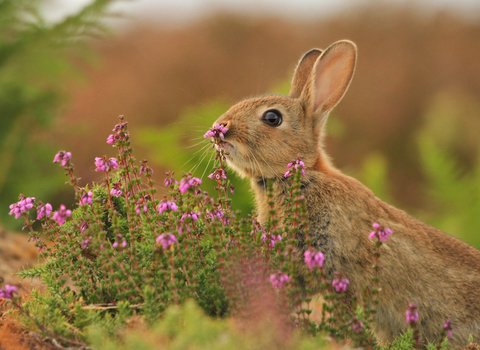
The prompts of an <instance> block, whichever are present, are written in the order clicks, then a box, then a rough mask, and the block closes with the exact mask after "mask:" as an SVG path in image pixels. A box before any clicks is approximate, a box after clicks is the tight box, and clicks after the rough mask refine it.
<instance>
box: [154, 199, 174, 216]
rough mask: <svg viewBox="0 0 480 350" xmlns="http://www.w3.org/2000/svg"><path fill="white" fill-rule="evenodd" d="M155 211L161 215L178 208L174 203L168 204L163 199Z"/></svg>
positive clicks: (168, 202)
mask: <svg viewBox="0 0 480 350" xmlns="http://www.w3.org/2000/svg"><path fill="white" fill-rule="evenodd" d="M157 210H158V213H159V214H162V213H163V212H164V211H166V210H172V211H177V210H178V207H177V204H176V203H175V202H170V201H168V200H167V199H164V200H162V201H161V202H160V204H159V205H158V208H157Z"/></svg>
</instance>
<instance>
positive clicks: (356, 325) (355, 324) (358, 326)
mask: <svg viewBox="0 0 480 350" xmlns="http://www.w3.org/2000/svg"><path fill="white" fill-rule="evenodd" d="M348 323H349V324H351V325H352V330H353V331H354V332H355V333H360V332H361V331H362V329H363V328H364V327H365V326H364V324H363V322H362V321H360V320H358V319H357V318H356V317H355V316H353V317H352V319H351V320H350V321H349V322H348Z"/></svg>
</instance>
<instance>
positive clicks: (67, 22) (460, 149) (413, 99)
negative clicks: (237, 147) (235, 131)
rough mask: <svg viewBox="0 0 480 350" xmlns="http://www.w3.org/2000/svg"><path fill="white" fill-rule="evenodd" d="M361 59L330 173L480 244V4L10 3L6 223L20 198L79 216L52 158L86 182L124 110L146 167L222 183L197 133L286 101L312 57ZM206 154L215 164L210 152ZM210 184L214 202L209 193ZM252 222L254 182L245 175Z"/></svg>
mask: <svg viewBox="0 0 480 350" xmlns="http://www.w3.org/2000/svg"><path fill="white" fill-rule="evenodd" d="M340 39H350V40H353V41H354V42H355V43H356V44H357V46H358V49H359V58H358V64H357V71H356V75H355V77H354V80H353V83H352V85H351V87H350V89H349V91H348V93H347V95H346V96H345V98H344V100H343V101H342V102H341V103H340V105H339V106H338V107H337V108H336V109H335V110H334V111H333V112H332V113H331V115H330V118H329V122H328V137H327V139H326V142H327V150H328V151H329V153H330V154H331V156H332V157H333V159H334V163H335V164H336V165H337V166H338V167H339V168H340V169H342V170H343V171H344V172H345V173H347V174H349V175H352V176H354V177H356V178H358V179H359V180H361V181H362V182H364V183H365V184H366V185H367V186H368V187H370V188H371V189H372V190H373V191H374V192H375V194H376V195H377V196H379V197H380V198H382V199H384V200H386V201H388V202H390V203H391V204H394V205H396V206H398V207H400V208H402V209H405V210H407V211H408V212H409V213H410V214H412V215H414V216H416V217H418V218H420V219H421V220H423V221H425V222H427V223H429V224H431V225H434V226H436V227H438V228H440V229H442V230H444V231H445V232H447V233H450V234H452V235H455V236H457V237H460V238H461V239H463V240H465V241H467V242H468V243H470V244H472V245H474V246H476V247H477V248H480V152H479V150H480V137H479V135H480V2H479V1H473V0H470V1H468V0H430V1H429V0H423V1H422V0H416V1H415V0H412V1H408V2H407V1H400V0H397V1H360V0H358V1H347V0H343V1H338V0H329V1H327V0H323V1H313V0H297V1H295V2H292V1H287V0H255V1H254V0H251V1H242V2H238V1H233V0H210V1H206V0H204V1H202V0H179V1H168V2H167V1H155V0H138V1H113V0H95V1H91V0H90V1H87V0H85V1H80V0H76V1H74V0H56V1H41V0H37V1H35V0H3V1H1V2H0V208H3V209H1V210H0V226H1V227H6V228H8V229H10V230H14V231H15V230H19V229H20V228H21V225H20V224H19V223H18V222H16V221H15V220H14V219H13V218H12V217H10V216H9V215H8V211H9V210H8V205H9V204H11V203H14V202H15V201H17V200H18V195H19V193H23V194H25V195H26V196H35V197H36V198H37V200H42V201H43V202H47V201H48V202H51V203H52V204H53V205H54V207H58V205H59V204H60V203H66V204H68V205H69V206H70V207H72V206H74V196H73V190H72V189H71V188H70V187H69V186H67V185H65V181H66V178H65V177H64V175H63V170H62V169H61V168H60V167H59V166H58V165H57V164H53V163H52V160H53V157H54V155H55V153H56V152H57V151H58V150H66V151H70V152H72V160H73V163H74V164H75V168H76V174H77V176H80V177H81V178H82V181H81V184H82V185H85V184H87V183H89V182H92V181H97V180H100V179H101V178H102V175H101V174H100V175H99V174H98V173H95V171H94V169H95V167H94V158H95V157H99V156H103V155H105V154H107V155H108V156H115V149H113V148H112V147H111V146H110V145H107V144H106V139H107V137H108V135H109V134H110V133H111V129H112V128H113V126H114V125H115V124H116V123H117V121H118V119H117V118H118V116H119V115H120V114H123V115H125V118H126V120H128V122H129V129H130V133H131V139H132V143H133V146H134V148H135V156H136V158H137V159H139V160H141V159H143V158H146V159H148V161H149V164H150V166H151V167H153V168H154V170H155V176H154V179H155V180H156V181H157V184H158V185H159V189H160V190H162V187H163V184H162V181H163V178H164V173H165V171H166V170H174V171H175V172H176V174H177V176H178V177H180V176H181V174H183V173H184V172H188V171H194V173H195V175H196V176H203V178H204V179H205V180H206V182H207V181H208V180H209V179H206V175H208V174H209V173H210V172H211V169H212V162H209V160H210V159H211V155H212V152H210V151H209V149H208V147H207V148H206V149H205V150H202V149H201V148H202V147H203V146H205V145H206V144H207V142H206V141H205V140H204V139H203V137H202V135H203V134H204V133H205V131H206V130H207V129H208V127H209V126H210V125H211V124H212V122H213V121H214V120H215V119H216V118H217V117H218V116H219V115H221V114H222V113H223V112H224V111H225V110H227V109H228V107H229V106H230V105H232V104H233V103H235V102H236V101H238V100H239V99H242V98H244V97H248V96H252V95H256V94H263V93H287V92H288V88H289V82H290V79H291V76H292V73H293V69H294V68H295V65H296V63H297V61H298V60H299V59H300V57H301V56H302V55H303V53H305V52H306V51H308V50H310V49H311V48H313V47H318V48H326V47H327V46H328V45H330V44H331V43H332V42H334V41H336V40H340ZM205 151H207V152H205ZM209 186H210V187H208V186H207V188H209V189H210V190H211V189H213V186H212V185H209ZM235 186H236V187H237V194H236V195H235V196H234V197H233V201H234V204H235V207H236V208H239V209H242V210H243V212H244V213H248V212H249V211H250V210H251V209H252V198H251V197H250V194H249V191H248V184H245V183H243V182H241V181H240V180H238V179H235Z"/></svg>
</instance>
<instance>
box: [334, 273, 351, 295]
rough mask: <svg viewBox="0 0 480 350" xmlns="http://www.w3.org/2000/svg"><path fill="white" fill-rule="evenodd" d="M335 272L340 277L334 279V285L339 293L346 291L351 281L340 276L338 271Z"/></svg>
mask: <svg viewBox="0 0 480 350" xmlns="http://www.w3.org/2000/svg"><path fill="white" fill-rule="evenodd" d="M335 274H336V275H337V276H338V277H337V278H335V279H334V280H333V281H332V287H333V288H335V290H336V291H337V293H345V292H346V291H347V286H348V285H349V284H350V281H349V280H348V279H347V278H345V277H342V276H340V275H339V274H338V272H335Z"/></svg>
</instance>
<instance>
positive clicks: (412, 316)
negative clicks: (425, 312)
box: [405, 303, 418, 325]
mask: <svg viewBox="0 0 480 350" xmlns="http://www.w3.org/2000/svg"><path fill="white" fill-rule="evenodd" d="M417 307H418V305H417V304H413V303H408V309H407V311H405V318H406V320H407V323H408V324H412V325H413V324H416V323H417V322H418V311H417Z"/></svg>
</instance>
